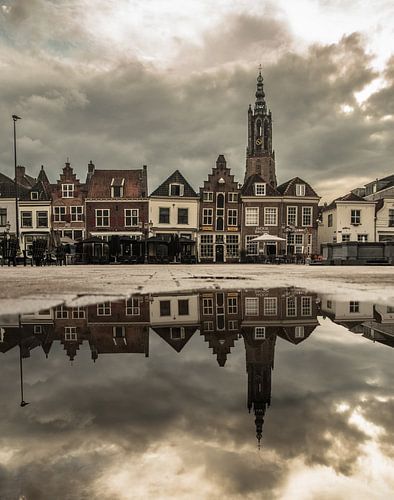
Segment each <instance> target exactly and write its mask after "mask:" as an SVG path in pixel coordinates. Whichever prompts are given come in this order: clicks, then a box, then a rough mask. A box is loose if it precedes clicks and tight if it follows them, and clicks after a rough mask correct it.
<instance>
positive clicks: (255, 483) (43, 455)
mask: <svg viewBox="0 0 394 500" xmlns="http://www.w3.org/2000/svg"><path fill="white" fill-rule="evenodd" d="M342 335H344V336H345V337H344V338H345V339H346V338H347V336H348V335H350V334H348V333H346V332H343V333H341V334H338V333H337V334H336V336H335V337H336V338H333V340H332V342H331V341H327V340H324V339H323V340H319V330H316V332H315V333H314V334H313V336H312V337H311V338H310V339H308V340H307V341H305V343H303V344H301V345H299V346H297V347H295V346H292V345H288V344H286V343H285V342H283V341H279V340H278V343H277V346H276V357H275V369H274V371H273V375H272V376H273V386H272V405H271V407H270V408H269V409H268V410H267V413H266V416H265V424H264V433H263V450H262V455H261V459H260V458H259V457H258V455H257V452H256V441H255V437H254V433H255V431H254V416H253V415H249V414H248V413H247V409H246V391H247V379H246V374H245V364H244V363H245V361H244V359H245V358H244V356H245V353H244V351H243V348H242V341H241V343H238V344H237V347H236V348H235V349H234V352H233V354H231V355H230V356H229V359H228V363H227V365H226V368H225V369H222V368H219V367H218V366H217V363H216V360H215V357H214V356H213V354H212V351H211V350H209V348H208V345H207V343H204V342H203V339H202V338H201V337H198V335H196V336H195V337H193V339H192V341H191V345H190V346H189V345H188V349H187V350H185V351H184V352H181V353H180V354H176V353H175V352H174V351H172V350H171V349H170V348H169V347H168V346H166V345H165V344H164V343H163V342H162V341H161V340H160V339H158V338H157V337H156V336H155V335H154V334H152V337H151V349H150V350H151V357H150V358H149V359H145V358H143V357H142V356H138V355H125V356H111V355H107V356H104V355H102V356H100V357H99V360H98V362H97V363H96V364H95V365H93V363H92V362H91V360H90V359H89V353H88V352H87V350H85V349H82V350H81V351H80V352H79V353H78V356H77V360H76V362H75V363H74V366H73V367H68V366H65V364H66V363H65V353H64V351H62V349H61V347H60V346H57V347H56V348H55V349H54V350H53V352H51V355H50V358H49V360H45V359H43V356H42V355H41V356H37V354H32V358H31V359H30V360H28V361H26V362H25V377H26V391H27V393H28V396H29V399H30V401H32V404H31V405H30V406H28V407H26V408H24V409H23V411H22V410H21V409H20V408H19V407H18V404H17V401H16V398H15V395H14V391H18V380H17V364H16V361H17V358H16V356H11V353H9V354H6V355H5V356H4V357H3V359H2V371H3V370H6V373H7V377H1V378H0V389H1V394H2V397H3V400H2V405H3V413H2V415H3V418H2V422H1V432H0V435H1V436H2V438H1V440H0V441H1V446H2V450H4V451H7V450H10V449H12V450H14V456H13V457H12V459H10V461H9V462H8V465H6V466H5V467H4V468H3V469H2V470H1V471H0V474H2V476H3V482H2V483H1V486H0V496H1V495H3V496H4V495H5V493H4V492H8V491H10V490H9V488H12V487H13V488H14V489H12V491H13V492H18V490H15V488H16V486H15V478H18V485H19V486H20V485H23V492H26V491H35V492H36V493H35V494H36V498H50V497H51V496H50V495H51V494H52V491H55V488H56V487H57V488H61V489H62V491H67V492H71V493H70V495H69V498H74V497H75V498H79V497H78V495H77V493H74V492H78V491H81V492H83V493H84V494H85V493H86V495H87V494H88V493H89V492H90V493H89V494H91V496H94V495H93V493H92V491H93V482H94V481H95V480H96V479H97V478H99V477H100V476H101V475H102V474H105V472H106V471H108V470H109V469H110V468H111V467H116V466H117V464H120V463H122V461H126V460H127V461H129V462H130V460H131V461H132V463H138V461H139V460H140V458H139V457H141V456H142V455H143V453H144V452H146V451H148V450H150V449H152V447H153V448H154V447H155V446H158V445H166V444H171V443H175V442H176V443H178V444H177V445H176V446H177V449H178V451H179V453H180V454H181V456H182V457H183V459H184V460H185V467H186V466H187V467H189V468H190V470H193V467H195V468H198V467H200V466H201V465H202V464H205V467H206V474H207V480H208V477H209V481H211V482H212V483H214V484H216V485H217V486H218V488H219V490H220V491H221V493H222V494H224V495H227V494H228V495H242V494H244V495H247V494H249V495H252V496H254V495H259V490H261V489H265V490H275V488H277V487H278V486H279V485H280V484H281V483H282V481H283V480H285V478H286V475H287V473H288V466H289V465H288V464H289V463H291V462H289V461H291V460H293V459H297V458H298V459H299V458H301V459H303V460H305V462H306V464H308V465H326V466H328V467H332V468H333V469H334V470H335V471H336V472H337V473H339V474H345V475H351V474H352V471H353V469H354V466H355V464H356V461H357V459H358V457H359V455H360V453H361V446H362V445H363V443H364V442H365V441H366V439H367V436H366V435H365V434H364V433H363V432H362V431H360V430H358V429H357V428H355V427H354V426H353V425H352V424H350V423H349V416H350V414H351V410H352V409H354V408H355V407H357V406H359V405H360V400H361V398H362V397H363V398H364V400H365V403H364V406H365V410H367V409H368V402H369V401H374V403H373V405H372V406H371V407H370V411H369V412H368V411H365V415H366V417H367V418H368V420H369V419H371V420H372V421H374V422H376V423H377V424H378V425H381V426H382V427H384V428H386V429H388V427H387V426H389V418H388V417H389V410H390V407H389V405H387V404H386V403H384V402H383V401H378V400H376V398H375V396H382V395H383V396H384V395H386V394H388V393H389V392H390V390H391V389H390V387H391V380H392V376H393V375H394V374H393V373H390V369H388V367H390V366H391V362H390V356H391V355H392V351H391V350H390V349H388V348H386V347H385V346H378V350H379V352H376V346H375V345H374V344H372V343H370V342H367V341H363V339H360V342H359V343H353V344H350V345H347V343H346V341H344V342H341V340H342ZM372 349H374V350H373V352H372V351H371V350H372ZM371 355H373V357H374V359H375V361H374V363H373V366H376V363H377V362H378V361H379V363H380V365H381V366H382V369H380V370H379V371H378V373H385V376H384V377H382V378H381V380H380V385H379V386H373V385H370V383H368V382H367V381H366V377H367V376H372V375H376V369H375V370H372V365H371V369H369V368H368V369H366V367H368V366H369V364H370V363H371V361H370V360H371ZM62 360H64V361H62ZM13 369H14V377H11V372H12V370H13ZM391 371H392V370H391ZM6 380H7V382H6ZM343 401H345V402H346V403H347V404H348V405H349V407H350V410H346V411H342V412H338V411H337V405H338V404H339V403H341V402H343ZM363 411H364V410H363ZM372 414H374V415H379V417H376V416H375V417H374V418H373V417H372ZM390 442H391V437H390ZM179 443H181V444H179ZM182 443H183V444H182ZM111 447H112V448H111ZM113 447H115V449H114V448H113ZM191 451H193V453H191ZM272 451H274V452H275V456H276V459H275V461H273V460H272V459H270V458H269V457H270V452H272ZM266 452H268V454H267V455H266V454H265V453H266ZM93 469H94V472H93ZM39 470H40V471H41V473H40V474H38V471H39ZM47 476H50V477H53V478H57V481H54V480H53V481H52V480H51V479H50V478H48V479H47ZM43 477H45V484H44V483H43V482H42V481H43V480H42V478H43ZM70 477H72V478H73V480H72V482H71V483H70V484H69V483H68V481H69V479H68V478H70ZM63 480H64V481H65V483H64V484H62V482H61V481H63ZM1 488H2V489H1ZM7 488H8V490H7ZM48 492H50V494H49V496H48ZM25 494H26V493H25ZM40 494H41V497H40V496H39V495H40ZM45 495H47V496H46V497H45ZM73 495H74V497H73ZM33 498H35V497H34V496H33Z"/></svg>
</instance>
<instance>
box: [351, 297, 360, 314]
mask: <svg viewBox="0 0 394 500" xmlns="http://www.w3.org/2000/svg"><path fill="white" fill-rule="evenodd" d="M359 312H360V302H359V301H358V300H350V301H349V313H351V314H358V313H359Z"/></svg>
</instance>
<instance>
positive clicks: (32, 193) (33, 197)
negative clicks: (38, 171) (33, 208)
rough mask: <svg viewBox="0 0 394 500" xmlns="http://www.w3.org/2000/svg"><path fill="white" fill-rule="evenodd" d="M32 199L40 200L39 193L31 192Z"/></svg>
mask: <svg viewBox="0 0 394 500" xmlns="http://www.w3.org/2000/svg"><path fill="white" fill-rule="evenodd" d="M30 199H31V200H38V192H37V191H31V193H30Z"/></svg>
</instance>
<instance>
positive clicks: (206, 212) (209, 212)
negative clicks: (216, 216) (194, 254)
mask: <svg viewBox="0 0 394 500" xmlns="http://www.w3.org/2000/svg"><path fill="white" fill-rule="evenodd" d="M212 223H213V209H212V208H203V210H202V224H203V226H212Z"/></svg>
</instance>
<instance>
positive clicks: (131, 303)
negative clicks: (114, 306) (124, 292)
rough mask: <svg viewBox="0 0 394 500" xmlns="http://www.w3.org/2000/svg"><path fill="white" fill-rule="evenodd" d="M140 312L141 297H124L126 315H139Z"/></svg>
mask: <svg viewBox="0 0 394 500" xmlns="http://www.w3.org/2000/svg"><path fill="white" fill-rule="evenodd" d="M140 314H141V299H140V298H139V297H129V298H128V299H126V316H139V315H140Z"/></svg>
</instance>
